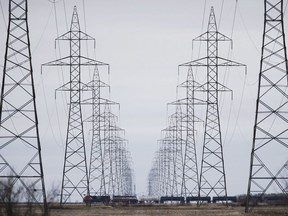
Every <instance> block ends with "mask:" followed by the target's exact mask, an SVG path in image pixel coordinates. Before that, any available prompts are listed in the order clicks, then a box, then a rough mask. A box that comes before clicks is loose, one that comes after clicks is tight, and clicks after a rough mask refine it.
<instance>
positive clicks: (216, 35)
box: [182, 7, 244, 200]
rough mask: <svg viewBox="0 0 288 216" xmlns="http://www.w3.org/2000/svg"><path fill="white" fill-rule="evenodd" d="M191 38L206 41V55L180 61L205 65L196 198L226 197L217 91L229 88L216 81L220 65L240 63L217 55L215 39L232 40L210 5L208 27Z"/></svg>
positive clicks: (187, 64)
mask: <svg viewBox="0 0 288 216" xmlns="http://www.w3.org/2000/svg"><path fill="white" fill-rule="evenodd" d="M193 41H205V42H206V43H207V57H204V58H201V59H198V60H193V61H191V62H188V63H185V64H182V66H189V67H206V68H207V83H206V84H205V85H206V89H204V90H202V91H205V92H207V110H206V121H205V132H204V144H203V152H202V161H201V171H200V179H199V181H200V183H199V198H200V200H201V197H208V196H210V195H212V194H214V195H215V196H217V197H224V199H225V197H227V189H226V175H225V169H224V157H223V146H222V137H221V129H220V116H219V101H218V94H219V92H224V91H231V90H230V89H228V88H227V87H225V86H224V85H222V84H221V83H219V81H218V69H219V67H220V66H244V65H243V64H240V63H237V62H233V61H231V60H228V59H224V58H221V57H219V56H218V43H219V42H222V41H230V42H231V41H232V40H231V39H229V38H228V37H226V36H225V35H223V34H221V33H220V32H218V30H217V25H216V19H215V14H214V9H213V7H211V11H210V16H209V23H208V30H207V32H205V33H203V34H201V35H200V36H199V37H197V38H196V39H194V40H193Z"/></svg>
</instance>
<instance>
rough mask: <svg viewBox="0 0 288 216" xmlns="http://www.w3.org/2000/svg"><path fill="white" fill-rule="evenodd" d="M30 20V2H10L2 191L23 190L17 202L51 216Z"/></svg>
mask: <svg viewBox="0 0 288 216" xmlns="http://www.w3.org/2000/svg"><path fill="white" fill-rule="evenodd" d="M27 19H28V3H27V1H25V0H10V1H9V23H8V34H7V43H6V52H5V62H4V68H3V79H2V90H1V101H0V184H1V185H0V187H1V189H0V190H1V193H2V192H4V190H5V187H9V189H11V193H15V192H16V190H19V189H21V188H23V191H24V194H23V195H24V196H23V197H20V195H19V197H17V199H19V200H20V201H23V202H29V203H35V204H37V205H39V206H42V207H43V210H44V211H43V213H44V214H47V211H46V210H47V201H46V194H45V185H44V174H43V166H42V157H41V145H40V138H39V129H38V117H37V109H36V102H35V87H34V78H33V70H32V62H31V50H30V39H29V31H28V22H27ZM6 190H7V188H6ZM2 195H3V193H2ZM4 195H5V194H4ZM6 195H7V196H9V194H6ZM10 195H11V194H10ZM2 198H3V197H2ZM10 198H11V197H6V199H5V201H7V200H9V199H10ZM11 201H12V202H13V200H11Z"/></svg>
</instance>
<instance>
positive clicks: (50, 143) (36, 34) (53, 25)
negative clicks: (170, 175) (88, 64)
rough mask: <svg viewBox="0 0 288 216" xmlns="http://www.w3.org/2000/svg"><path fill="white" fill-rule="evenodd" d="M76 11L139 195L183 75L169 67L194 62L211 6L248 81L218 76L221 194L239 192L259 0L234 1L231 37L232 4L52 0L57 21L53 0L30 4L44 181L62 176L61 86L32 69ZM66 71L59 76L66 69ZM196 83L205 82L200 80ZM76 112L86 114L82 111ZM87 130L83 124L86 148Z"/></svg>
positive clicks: (219, 0) (257, 46)
mask: <svg viewBox="0 0 288 216" xmlns="http://www.w3.org/2000/svg"><path fill="white" fill-rule="evenodd" d="M0 1H1V6H2V7H1V9H3V11H4V15H3V14H2V11H1V15H0V17H1V18H0V29H1V32H2V34H1V35H0V65H1V68H2V66H3V60H4V57H3V56H4V51H5V41H6V34H5V32H6V25H7V24H6V22H7V20H8V17H7V11H8V6H7V2H8V1H4V0H0ZM64 3H65V4H64ZM205 3H206V4H205ZM222 4H223V7H222ZM74 5H76V6H77V8H78V13H79V18H80V22H81V23H80V25H81V28H82V30H83V31H86V33H88V34H89V35H91V36H93V37H95V38H96V41H97V42H96V57H97V60H100V61H104V62H106V63H109V64H110V66H111V74H110V81H109V80H108V78H107V75H103V79H104V81H107V82H108V81H109V82H110V85H111V99H112V100H115V101H117V102H119V103H120V105H121V110H120V126H121V127H122V128H124V129H125V130H126V136H127V139H128V140H129V143H130V144H129V150H130V151H131V154H132V158H133V168H134V171H135V177H136V187H137V193H138V194H142V193H146V182H147V175H148V172H149V169H150V168H151V164H152V158H153V156H154V152H155V151H156V150H157V140H159V139H160V138H161V136H160V135H161V129H163V128H165V127H166V122H167V107H166V104H167V103H169V102H171V101H174V100H175V99H176V85H177V80H179V81H181V80H182V81H183V78H185V74H180V76H179V77H178V68H177V67H178V65H179V64H181V63H184V62H188V61H189V60H191V56H193V58H198V50H199V44H195V46H194V49H193V51H192V44H191V40H192V39H193V38H195V37H197V36H198V35H200V34H201V33H202V32H201V29H202V28H203V29H202V30H203V31H206V28H207V19H208V16H209V11H210V7H211V6H214V8H215V14H216V17H217V20H218V26H219V30H220V31H221V32H222V33H223V34H225V35H227V36H229V37H231V35H232V39H233V42H234V43H233V50H232V53H230V54H231V57H232V59H233V60H235V61H237V62H241V63H244V64H247V65H248V74H247V76H246V78H245V75H244V71H243V70H240V69H230V70H228V71H226V72H225V70H224V71H223V74H222V75H221V78H224V77H225V84H226V85H228V87H230V88H232V89H233V90H234V93H233V101H231V100H230V95H229V94H225V95H224V94H223V95H221V102H222V103H221V105H220V107H221V123H222V133H223V138H224V159H225V166H226V175H227V186H228V194H240V193H245V192H246V190H247V182H248V179H247V178H248V171H249V170H248V169H249V154H250V149H251V143H252V132H253V124H254V112H255V100H256V88H257V77H258V73H259V64H260V63H259V62H260V50H261V38H262V31H263V30H262V28H263V13H264V11H263V0H253V1H251V0H238V5H237V10H236V17H235V23H234V29H233V31H232V28H233V17H234V11H235V5H236V0H206V1H204V0H202V1H200V0H180V1H178V0H177V1H176V0H85V1H84V0H69V1H68V0H66V1H63V0H57V1H56V4H55V7H56V16H55V10H54V4H53V3H51V1H48V0H30V1H29V28H30V39H31V48H32V52H33V56H32V60H33V67H34V73H35V74H34V76H35V83H36V91H37V92H36V93H37V107H38V114H39V123H40V134H41V143H42V148H43V151H42V154H43V158H44V171H45V179H46V182H47V184H48V185H51V182H53V181H54V182H56V183H58V184H60V181H61V178H62V168H63V167H62V166H63V158H64V143H65V133H66V128H67V125H66V122H67V120H66V118H67V106H66V105H65V103H66V102H65V100H68V95H66V96H65V94H64V93H58V94H57V99H56V100H55V98H54V90H55V89H56V88H57V87H59V86H60V85H61V84H63V80H62V72H61V70H60V69H58V71H57V69H56V68H49V69H45V71H44V73H43V74H42V75H41V74H40V70H41V64H43V63H45V62H48V61H51V60H54V59H56V58H57V57H59V56H60V53H59V48H57V49H56V50H55V48H54V39H55V38H56V37H57V27H58V34H62V33H65V32H66V31H67V25H66V24H67V22H68V26H69V25H70V19H71V14H72V10H73V6H74ZM64 6H65V7H64ZM84 6H85V8H84ZM204 6H205V8H204ZM65 9H66V11H65ZM84 11H85V16H84ZM221 11H222V12H221ZM204 12H205V14H204V22H203V25H202V21H203V13H204ZM220 15H221V17H220ZM3 16H4V17H5V19H6V20H5V21H6V22H4V20H3ZM85 20H86V22H85ZM286 27H287V23H286ZM286 29H287V28H286ZM88 45H89V49H88V52H87V51H86V50H85V52H84V53H83V55H87V53H88V55H89V56H90V57H92V58H94V57H95V52H94V50H93V44H92V43H91V44H88ZM85 46H86V44H85ZM201 48H202V50H204V52H203V51H201V52H200V56H203V55H205V46H204V45H203V44H202V45H201ZM221 50H222V49H221V48H220V54H221V55H222V56H224V57H228V55H229V53H228V46H227V45H225V44H224V45H223V50H222V51H221ZM68 51H69V50H68V44H65V43H64V44H61V45H60V52H61V56H66V55H68ZM91 72H92V71H91ZM91 72H89V71H88V72H87V75H85V76H84V78H83V81H84V82H85V81H88V80H89V74H90V75H91ZM64 74H66V75H64V79H65V77H67V75H68V73H67V71H66V72H65V73H64ZM198 78H199V79H200V80H199V82H203V77H201V75H199V77H198ZM201 79H202V80H201ZM66 81H67V80H66ZM65 98H66V99H65ZM241 98H242V100H241ZM86 111H87V112H88V110H86ZM230 112H231V114H230V115H228V113H230ZM202 113H203V112H202ZM84 115H85V116H86V117H88V116H89V115H90V113H84ZM229 116H230V117H229ZM202 117H203V116H202ZM49 119H50V120H49ZM88 129H89V125H88V124H87V123H86V126H85V130H86V132H85V134H86V143H87V145H88V148H89V146H90V139H91V133H90V132H89V130H88ZM202 133H203V126H201V125H199V129H197V148H198V149H200V148H201V145H202ZM198 156H200V154H198ZM199 159H200V158H199Z"/></svg>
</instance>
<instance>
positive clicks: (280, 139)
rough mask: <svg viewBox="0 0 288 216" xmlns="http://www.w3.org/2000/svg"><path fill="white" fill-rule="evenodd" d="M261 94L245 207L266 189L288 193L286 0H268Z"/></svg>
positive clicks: (265, 191) (258, 100) (259, 199)
mask: <svg viewBox="0 0 288 216" xmlns="http://www.w3.org/2000/svg"><path fill="white" fill-rule="evenodd" d="M264 6H265V21H264V33H263V44H262V55H261V65H260V73H259V83H258V98H257V103H256V117H255V125H254V133H253V145H252V151H251V161H250V173H249V184H248V192H247V202H246V209H245V211H246V212H248V211H250V210H252V209H253V207H254V206H255V205H256V203H257V202H259V201H265V194H266V193H270V194H271V193H274V194H275V193H278V195H279V194H280V195H282V196H285V197H286V199H287V197H288V185H287V182H288V145H287V138H288V112H287V110H288V94H287V87H288V85H287V78H288V77H287V73H288V64H287V53H286V45H285V36H284V23H283V0H265V2H264Z"/></svg>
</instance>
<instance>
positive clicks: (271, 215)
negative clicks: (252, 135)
mask: <svg viewBox="0 0 288 216" xmlns="http://www.w3.org/2000/svg"><path fill="white" fill-rule="evenodd" d="M14 208H17V209H14V210H13V212H14V213H13V214H11V215H13V216H14V215H15V216H22V215H23V216H24V215H25V216H26V215H30V216H32V215H33V216H38V215H39V216H40V215H41V212H40V211H39V208H38V210H32V211H31V212H32V213H31V212H30V213H28V214H27V208H28V207H27V206H24V205H18V206H17V207H16V206H14ZM2 210H3V209H2ZM0 215H1V216H6V214H4V212H3V211H2V213H1V211H0ZM92 215H93V216H98V215H99V216H100V215H101V216H124V215H125V216H148V215H151V216H152V215H153V216H157V215H167V216H172V215H173V216H188V215H189V216H193V215H197V216H200V215H201V216H239V215H243V216H244V215H246V216H260V215H264V216H280V215H287V216H288V205H287V206H267V205H266V206H261V207H256V208H255V209H254V210H253V212H252V213H249V214H245V213H244V207H242V206H236V205H233V206H229V207H225V206H223V205H221V204H209V205H202V206H201V207H197V206H196V205H168V204H165V205H164V204H162V205H150V206H149V205H131V206H105V205H95V204H93V205H92V206H90V207H87V206H85V205H84V204H66V205H64V206H63V207H61V206H60V205H59V204H55V205H53V206H50V207H49V216H92Z"/></svg>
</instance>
